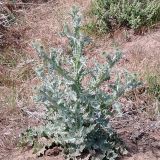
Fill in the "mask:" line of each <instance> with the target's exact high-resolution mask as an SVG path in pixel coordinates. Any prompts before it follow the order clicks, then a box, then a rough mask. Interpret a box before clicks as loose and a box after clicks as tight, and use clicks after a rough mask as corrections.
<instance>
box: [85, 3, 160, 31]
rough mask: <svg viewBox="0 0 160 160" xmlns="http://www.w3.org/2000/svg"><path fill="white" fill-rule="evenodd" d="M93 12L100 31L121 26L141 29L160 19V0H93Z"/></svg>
mask: <svg viewBox="0 0 160 160" xmlns="http://www.w3.org/2000/svg"><path fill="white" fill-rule="evenodd" d="M91 13H92V15H94V16H95V17H96V21H94V23H95V24H96V29H97V30H98V32H100V33H103V32H106V31H110V30H113V29H114V28H118V27H120V26H125V27H129V28H132V29H139V28H140V27H142V26H148V25H152V24H154V23H156V22H158V21H160V3H159V0H93V3H92V9H91ZM92 23H93V22H92ZM89 25H90V24H89ZM87 26H88V25H87Z"/></svg>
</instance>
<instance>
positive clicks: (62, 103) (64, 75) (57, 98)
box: [23, 7, 136, 160]
mask: <svg viewBox="0 0 160 160" xmlns="http://www.w3.org/2000/svg"><path fill="white" fill-rule="evenodd" d="M71 17H72V20H73V27H72V29H70V28H69V27H68V26H67V25H65V27H64V30H63V33H62V34H61V35H62V36H64V37H67V39H68V41H69V45H70V48H71V52H70V54H65V53H64V52H63V50H61V49H56V48H53V49H51V50H50V53H47V52H46V51H45V49H44V48H43V47H42V46H41V45H40V44H38V43H34V48H35V49H36V51H37V53H38V55H39V57H40V59H41V60H42V61H43V65H42V66H41V67H40V68H39V69H37V74H38V76H39V77H40V79H41V81H42V85H41V86H40V88H39V90H38V94H37V95H38V96H37V100H38V101H40V102H41V103H42V104H44V105H45V106H46V109H47V111H46V114H45V125H44V126H42V127H41V128H39V129H37V130H34V134H33V132H32V134H30V138H34V137H36V136H35V135H37V137H46V138H47V139H50V140H51V141H52V143H55V144H57V145H60V146H61V147H62V148H63V150H64V155H65V159H80V158H82V156H84V155H86V156H88V158H89V159H93V160H94V159H95V160H102V159H106V160H111V159H116V158H117V157H118V156H119V154H120V152H121V151H122V149H123V147H122V143H121V141H120V139H119V138H118V136H117V134H116V133H115V132H113V130H112V128H111V126H110V122H109V116H110V115H111V108H114V106H115V105H117V101H118V98H119V97H120V96H121V95H122V94H123V93H124V92H125V90H126V89H127V88H130V87H134V86H135V85H136V82H135V79H134V78H133V77H131V76H126V81H125V83H123V84H122V83H121V81H120V79H119V78H117V79H116V80H115V82H114V83H112V84H109V80H110V79H111V76H110V73H111V70H112V68H113V67H114V65H115V64H116V63H117V62H118V61H119V60H120V58H121V53H120V52H118V51H117V52H116V54H115V56H114V57H111V56H107V58H106V60H107V62H106V63H105V64H98V62H97V64H95V66H94V67H92V68H89V67H87V58H86V57H85V56H84V48H85V46H86V45H87V44H88V43H90V39H89V38H88V37H84V36H83V35H82V33H81V16H80V15H79V11H78V9H77V8H76V7H73V10H72V12H71ZM87 76H88V77H89V81H90V83H89V84H88V85H86V86H84V84H83V80H84V79H85V77H87ZM104 82H106V83H108V87H110V89H111V92H108V93H106V92H104V91H103V90H102V89H101V86H102V84H103V83H104ZM30 131H31V130H29V132H30ZM25 136H26V134H23V137H25ZM27 136H28V135H27ZM34 144H35V143H33V145H34ZM50 145H52V144H50Z"/></svg>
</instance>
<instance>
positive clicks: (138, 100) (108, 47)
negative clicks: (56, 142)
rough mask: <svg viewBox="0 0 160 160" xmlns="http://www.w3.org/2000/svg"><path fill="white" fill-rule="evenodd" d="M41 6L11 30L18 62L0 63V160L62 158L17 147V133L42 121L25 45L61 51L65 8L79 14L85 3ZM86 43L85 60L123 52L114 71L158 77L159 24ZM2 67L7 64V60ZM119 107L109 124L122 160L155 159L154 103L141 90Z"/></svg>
mask: <svg viewBox="0 0 160 160" xmlns="http://www.w3.org/2000/svg"><path fill="white" fill-rule="evenodd" d="M32 2H33V1H30V3H32ZM37 2H38V1H37ZM37 2H36V3H35V4H37ZM42 2H43V1H39V2H38V4H37V5H31V6H29V7H27V9H25V10H24V11H21V12H22V15H23V16H22V17H21V18H20V19H21V20H23V21H24V23H23V24H20V25H17V24H16V25H15V26H14V28H15V30H16V31H17V29H18V31H22V33H21V36H20V38H18V40H17V39H16V42H17V43H18V44H19V45H18V46H20V47H19V49H18V51H20V52H21V53H22V52H23V54H21V53H20V54H19V53H18V52H16V54H18V55H19V56H20V57H21V58H20V59H18V62H16V65H6V64H4V63H1V64H0V160H35V159H40V160H63V158H62V155H58V156H57V157H54V156H47V155H45V156H44V157H40V158H37V157H36V155H34V154H32V150H31V149H28V150H22V149H21V148H18V147H17V144H18V140H19V136H20V134H21V133H22V132H23V131H25V130H26V129H27V128H28V127H30V126H32V127H33V126H37V125H39V124H40V123H41V117H42V116H43V106H41V105H39V104H36V103H35V102H34V101H33V98H32V97H33V95H34V93H33V91H34V87H35V86H36V85H37V83H38V81H37V78H36V76H35V73H34V69H35V65H36V60H37V55H36V53H35V51H34V50H33V49H32V47H31V43H32V41H34V40H37V39H38V40H39V41H41V42H42V43H43V44H44V45H45V46H46V48H49V47H51V46H53V47H55V46H58V47H64V46H65V43H66V42H65V40H62V39H60V37H59V35H58V34H57V32H60V31H61V29H62V26H63V23H64V21H67V22H68V23H69V22H70V19H69V18H68V17H69V16H68V14H67V13H69V11H70V7H71V5H70V4H74V3H75V4H77V5H79V6H80V9H81V10H82V12H85V10H86V9H87V7H88V6H89V4H90V0H64V1H55V0H51V1H49V0H48V2H45V3H42ZM84 18H85V17H84ZM85 19H86V18H85ZM16 33H17V32H16ZM126 33H127V37H126ZM13 37H14V39H15V36H14V35H13ZM92 38H93V40H94V44H93V45H92V46H88V50H86V51H85V52H86V56H91V57H93V56H94V57H96V58H97V59H99V60H101V56H100V53H101V52H102V51H108V52H111V51H113V50H114V48H115V46H118V48H120V49H121V50H122V51H123V58H122V60H121V62H120V63H119V64H118V66H117V70H118V69H119V68H121V69H123V68H126V69H128V70H129V71H131V72H136V73H138V74H139V75H140V76H141V78H142V79H145V78H144V77H145V74H146V71H147V72H149V73H152V72H155V73H160V25H157V27H155V28H154V29H152V30H150V31H148V32H146V33H144V34H143V35H135V34H134V33H133V31H132V30H128V31H127V30H125V29H120V30H119V31H116V32H115V33H114V34H113V35H112V36H110V37H109V36H108V35H106V36H102V37H95V36H93V37H92ZM16 45H17V44H14V45H13V46H15V47H16ZM10 52H11V54H13V53H15V52H13V50H7V51H5V53H10ZM1 54H2V53H1ZM13 60H14V59H12V61H13ZM5 63H7V64H8V63H9V60H7V62H6V61H5ZM120 102H121V103H122V111H123V117H121V118H118V117H117V118H114V119H111V121H112V126H113V128H114V129H115V130H116V131H117V132H118V134H119V136H120V137H121V138H122V140H123V141H124V143H125V145H126V147H127V150H128V154H127V155H126V156H125V157H122V160H160V102H159V101H158V100H156V99H155V98H153V97H151V96H150V95H149V94H148V93H147V91H146V89H144V91H143V92H139V91H135V92H134V93H127V94H126V95H124V97H122V98H121V99H120ZM50 152H51V153H52V152H53V150H52V149H51V150H50Z"/></svg>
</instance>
